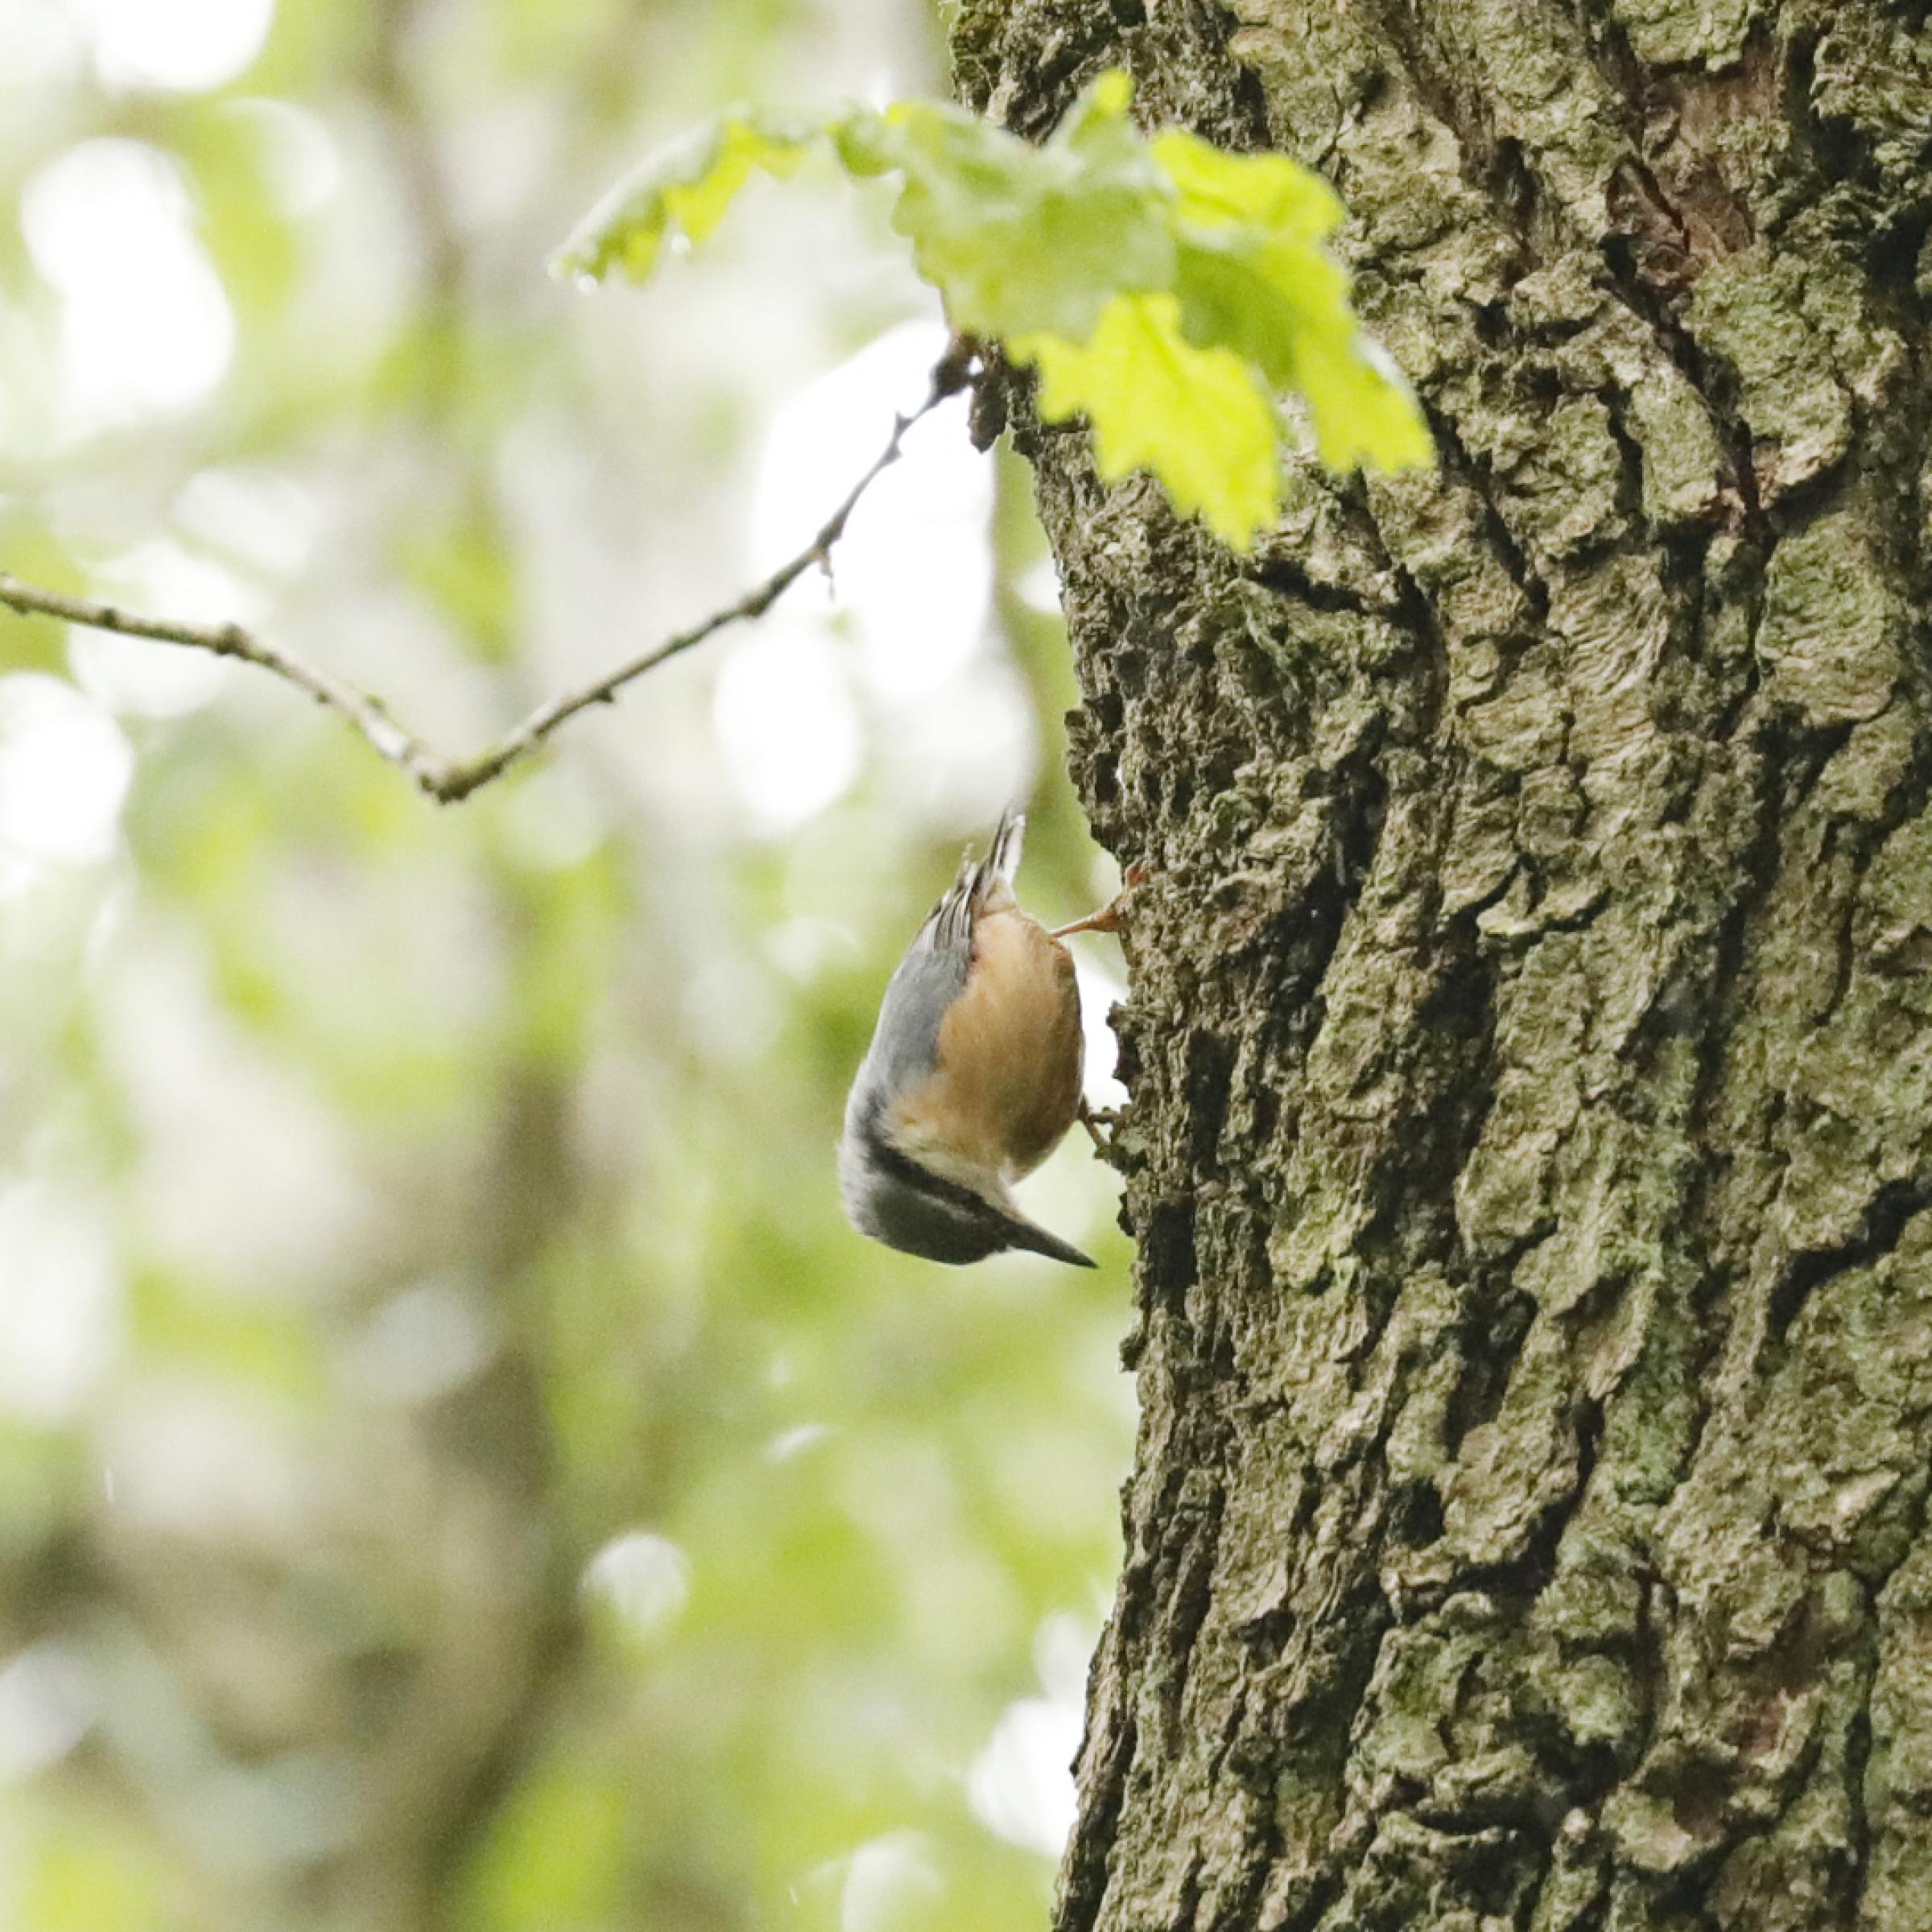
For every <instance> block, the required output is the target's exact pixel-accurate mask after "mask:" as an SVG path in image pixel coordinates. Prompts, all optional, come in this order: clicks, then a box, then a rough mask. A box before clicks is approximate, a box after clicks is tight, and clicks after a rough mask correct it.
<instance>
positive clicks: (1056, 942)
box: [839, 808, 1120, 1268]
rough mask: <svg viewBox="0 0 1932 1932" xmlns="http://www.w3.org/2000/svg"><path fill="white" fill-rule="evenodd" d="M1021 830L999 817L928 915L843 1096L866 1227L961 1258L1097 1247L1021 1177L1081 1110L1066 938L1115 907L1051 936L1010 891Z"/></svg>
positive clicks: (850, 1175)
mask: <svg viewBox="0 0 1932 1932" xmlns="http://www.w3.org/2000/svg"><path fill="white" fill-rule="evenodd" d="M1025 839H1026V816H1025V815H1024V814H1023V813H1022V812H1019V811H1013V810H1012V809H1010V808H1009V809H1008V810H1007V811H1005V812H1004V813H1002V814H1001V818H1000V821H999V824H998V825H997V828H995V830H994V832H993V839H992V841H991V843H990V844H989V846H988V848H987V851H986V856H985V857H984V858H982V859H977V860H976V859H975V858H974V857H972V853H971V852H970V851H968V853H967V856H966V857H965V859H964V861H962V863H961V865H960V874H959V877H958V878H957V879H956V881H954V882H953V884H952V886H951V887H950V888H949V889H948V890H947V891H946V892H945V893H944V894H943V895H942V897H941V898H940V899H939V902H938V904H936V905H935V906H934V907H933V909H932V910H931V912H930V913H929V914H927V917H926V922H925V923H924V924H923V926H921V927H920V928H919V931H918V932H917V934H915V935H914V938H913V941H912V943H911V944H910V946H909V947H907V948H906V955H905V957H904V958H903V959H902V960H900V961H899V964H898V968H897V969H896V970H895V971H894V973H893V976H892V978H891V980H890V981H889V982H888V984H887V985H886V994H885V997H884V999H883V1000H882V1001H881V1002H880V1006H879V1018H878V1024H877V1026H876V1027H875V1028H874V1030H873V1036H872V1044H871V1045H870V1047H869V1048H868V1049H867V1051H866V1054H865V1059H864V1060H863V1061H862V1062H861V1064H860V1067H859V1070H858V1073H857V1075H856V1077H855V1078H854V1079H853V1080H852V1091H851V1092H850V1094H849V1095H848V1097H847V1100H846V1103H845V1121H844V1132H843V1133H842V1134H841V1135H840V1141H839V1191H840V1196H841V1199H842V1200H843V1203H844V1208H845V1213H846V1216H847V1218H848V1220H850V1221H851V1223H852V1226H853V1227H854V1228H857V1230H858V1231H859V1232H860V1233H861V1234H864V1235H869V1236H871V1237H872V1239H873V1240H874V1241H883V1242H884V1243H885V1244H886V1246H888V1247H889V1248H897V1249H900V1250H902V1252H904V1253H907V1254H916V1255H920V1256H923V1257H924V1258H925V1259H927V1260H928V1261H943V1262H947V1263H949V1264H952V1265H962V1264H964V1263H966V1262H968V1261H983V1260H984V1259H985V1257H987V1256H988V1255H990V1254H997V1253H1001V1252H1002V1251H1003V1250H1005V1249H1026V1250H1028V1251H1030V1252H1031V1253H1034V1254H1043V1255H1046V1256H1047V1257H1050V1258H1051V1259H1052V1260H1054V1261H1064V1262H1067V1263H1068V1264H1069V1265H1071V1266H1074V1267H1076V1268H1091V1267H1092V1266H1093V1265H1094V1262H1093V1261H1092V1258H1091V1257H1088V1256H1087V1255H1085V1254H1083V1253H1081V1252H1080V1249H1077V1248H1075V1247H1074V1246H1073V1245H1072V1244H1071V1242H1067V1241H1062V1240H1061V1239H1060V1238H1059V1236H1058V1235H1056V1234H1052V1233H1050V1232H1048V1231H1047V1229H1046V1228H1042V1227H1040V1226H1039V1225H1038V1224H1037V1223H1035V1222H1034V1221H1031V1220H1028V1219H1027V1217H1026V1216H1025V1215H1024V1214H1022V1212H1020V1209H1019V1207H1018V1203H1016V1202H1015V1201H1014V1200H1013V1194H1012V1186H1013V1183H1014V1182H1015V1181H1017V1180H1019V1179H1022V1177H1023V1176H1025V1175H1026V1174H1030V1173H1032V1171H1033V1170H1034V1168H1036V1167H1037V1166H1039V1164H1040V1162H1042V1161H1043V1160H1045V1159H1046V1158H1047V1155H1048V1154H1051V1152H1052V1151H1053V1150H1054V1149H1055V1147H1056V1146H1059V1142H1060V1139H1061V1137H1062V1136H1063V1134H1064V1133H1066V1132H1067V1129H1068V1128H1069V1127H1071V1125H1073V1123H1074V1121H1075V1120H1078V1119H1090V1117H1089V1116H1088V1113H1087V1110H1086V1106H1085V1102H1084V1099H1083V1097H1082V1094H1081V1091H1080V1073H1081V1063H1082V1059H1083V1057H1084V1055H1083V1047H1082V1035H1081V1031H1080V988H1079V986H1078V985H1076V983H1075V979H1074V972H1073V957H1072V955H1071V954H1070V953H1069V952H1067V948H1066V947H1065V946H1064V945H1063V944H1062V943H1061V941H1062V940H1063V939H1065V938H1066V937H1067V935H1069V934H1071V933H1075V932H1081V931H1113V928H1114V927H1115V925H1116V924H1117V923H1118V918H1119V908H1120V902H1119V901H1118V900H1116V901H1115V902H1113V904H1112V905H1110V906H1104V907H1103V908H1102V909H1101V910H1100V911H1099V912H1097V913H1095V914H1092V915H1091V917H1089V918H1088V919H1076V920H1075V921H1074V923H1072V924H1071V925H1070V926H1063V927H1059V929H1058V930H1057V931H1051V932H1050V931H1047V928H1046V927H1043V926H1042V925H1041V924H1040V923H1039V922H1038V920H1037V919H1034V917H1033V916H1032V915H1031V914H1030V913H1028V912H1026V911H1025V910H1023V909H1022V906H1021V905H1020V903H1019V901H1018V899H1017V898H1015V897H1014V896H1013V879H1014V876H1015V875H1016V874H1017V873H1018V870H1019V865H1020V853H1021V849H1022V845H1023V844H1024V842H1025Z"/></svg>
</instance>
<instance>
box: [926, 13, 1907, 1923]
mask: <svg viewBox="0 0 1932 1932" xmlns="http://www.w3.org/2000/svg"><path fill="white" fill-rule="evenodd" d="M955 46H956V56H957V71H958V76H959V81H960V87H961V89H962V91H963V92H964V93H965V95H966V96H967V97H968V98H969V99H970V100H971V101H972V102H973V103H974V104H975V105H977V106H980V107H981V108H982V109H985V110H987V111H989V112H990V113H992V114H995V115H996V116H998V117H999V118H1002V119H1004V120H1005V121H1006V122H1008V123H1009V125H1011V126H1015V127H1017V128H1018V129H1020V130H1022V131H1026V132H1028V133H1035V134H1037V133H1038V132H1040V131H1042V130H1045V129H1046V128H1047V127H1048V126H1051V124H1052V123H1053V122H1054V120H1055V118H1056V117H1057V116H1058V114H1059V113H1060V112H1061V111H1062V109H1063V107H1064V105H1065V104H1066V102H1067V100H1068V99H1069V98H1070V97H1071V93H1073V91H1074V90H1075V89H1076V88H1077V87H1078V86H1079V85H1080V84H1081V83H1083V82H1084V81H1085V80H1086V79H1087V78H1088V77H1089V76H1091V75H1092V73H1093V72H1095V71H1096V70H1097V69H1099V68H1102V67H1104V66H1107V65H1109V64H1124V65H1125V66H1127V67H1129V68H1130V69H1131V70H1132V71H1133V73H1134V75H1135V76H1136V79H1137V84H1138V90H1139V92H1138V100H1139V103H1140V106H1141V111H1142V112H1143V113H1144V114H1146V117H1147V118H1148V119H1149V120H1150V122H1165V121H1178V122H1185V123H1187V124H1188V125H1190V126H1193V127H1195V128H1196V129H1198V130H1200V131H1202V132H1203V133H1205V134H1208V135H1210V136H1212V137H1213V138H1217V139H1220V140H1221V141H1223V142H1226V143H1228V144H1229V145H1232V146H1236V147H1241V146H1249V145H1256V144H1273V145H1276V146H1278V147H1282V148H1284V149H1286V150H1287V151H1290V152H1293V153H1295V154H1297V155H1299V156H1301V157H1302V159H1305V160H1307V161H1308V162H1310V163H1311V164H1312V165H1314V166H1315V167H1319V168H1320V169H1321V170H1322V171H1323V172H1325V173H1326V174H1327V175H1329V177H1330V178H1331V179H1332V180H1334V181H1335V183H1336V184H1338V186H1339V187H1340V189H1341V191H1342V192H1343V194H1344V196H1345V197H1346V199H1347V200H1348V204H1349V206H1350V208H1351V210H1352V229H1351V247H1352V252H1353V254H1354V258H1355V259H1356V263H1357V266H1358V273H1359V278H1360V279H1359V294H1360V299H1361V300H1362V303H1363V305H1364V308H1365V310H1366V312H1368V314H1369V317H1370V319H1371V320H1372V321H1373V324H1374V325H1375V326H1376V327H1377V329H1378V330H1379V331H1380V332H1381V334H1382V336H1383V337H1384V339H1385V341H1387V342H1388V343H1389V345H1390V346H1391V348H1392V349H1394V351H1395V352H1396V353H1397V355H1398V357H1400V358H1401V359H1402V361H1403V363H1404V365H1405V366H1406V368H1407V369H1409V370H1410V372H1411V374H1413V376H1414V378H1415V379H1416V381H1417V382H1418V386H1419V387H1420V389H1421V390H1422V394H1423V395H1424V397H1425V398H1426V402H1427V403H1428V405H1429V407H1430V411H1431V413H1432V416H1433V419H1434V422H1435V427H1436V430H1437V433H1438V436H1439V441H1440V444H1441V448H1442V450H1443V457H1444V468H1443V473H1442V475H1441V476H1440V477H1436V478H1434V479H1430V480H1428V481H1402V482H1400V483H1372V484H1369V485H1365V486H1364V485H1361V484H1359V483H1357V484H1350V485H1344V486H1340V487H1335V486H1331V485H1330V484H1329V483H1327V481H1324V480H1323V479H1321V478H1320V477H1317V476H1313V475H1309V476H1302V477H1297V478H1295V479H1294V480H1293V481H1292V483H1291V490H1292V502H1291V508H1290V514H1289V516H1288V518H1287V519H1286V525H1285V527H1284V528H1283V529H1282V531H1281V533H1280V535H1279V536H1278V539H1276V540H1274V541H1273V542H1270V543H1267V544H1265V546H1264V547H1262V548H1261V550H1260V551H1259V552H1258V553H1257V555H1255V556H1253V558H1250V559H1245V560H1243V559H1234V558H1231V557H1229V556H1228V555H1224V554H1223V553H1221V552H1220V551H1218V550H1217V549H1216V547H1214V546H1213V545H1212V543H1208V541H1206V540H1204V539H1203V538H1202V537H1201V536H1200V535H1199V534H1198V533H1197V532H1196V531H1195V530H1192V529H1191V528H1190V527H1188V526H1183V525H1182V524H1180V523H1179V522H1176V521H1175V520H1174V518H1173V517H1172V516H1171V515H1170V514H1168V513H1167V512H1166V510H1165V509H1164V508H1163V506H1162V503H1161V502H1160V500H1159V498H1158V495H1157V493H1155V491H1154V489H1152V487H1151V486H1150V485H1144V484H1138V483H1135V484H1129V485H1125V486H1123V487H1121V488H1118V489H1114V490H1113V491H1111V492H1109V491H1106V490H1103V489H1100V487H1099V486H1098V485H1096V481H1095V479H1094V477H1093V475H1092V470H1091V469H1090V467H1089V464H1088V456H1087V450H1086V445H1085V442H1084V437H1083V436H1081V435H1080V434H1078V433H1075V432H1059V431H1041V430H1040V429H1039V427H1038V425H1037V424H1033V423H1030V422H1029V421H1028V420H1027V419H1026V409H1025V403H1024V398H1023V397H1022V398H1018V400H1017V401H1016V403H1015V404H1014V413H1015V416H1016V420H1018V423H1019V426H1020V431H1021V436H1022V446H1023V447H1025V448H1026V449H1027V450H1028V452H1029V453H1030V456H1032V458H1033V460H1034V464H1035V467H1036V469H1037V473H1038V487H1039V493H1040V499H1041V502H1042V509H1043V511H1044V514H1045V515H1046V517H1047V522H1048V525H1049V526H1050V529H1051V533H1052V535H1053V539H1054V542H1055V546H1056V547H1057V550H1058V551H1059V558H1060V560H1061V564H1062V568H1063V575H1064V578H1065V582H1066V585H1067V615H1068V620H1069V622H1070V625H1071V630H1072V634H1073V638H1074V642H1075V648H1076V650H1077V652H1078V655H1079V660H1080V667H1081V672H1082V676H1083V679H1084V689H1085V692H1086V701H1085V706H1084V710H1083V711H1082V712H1081V713H1080V714H1079V716H1078V718H1077V720H1076V729H1075V775H1076V778H1077V780H1078V782H1079V784H1080V787H1081V789H1082V791H1083V792H1084V797H1085V800H1086V803H1087V805H1088V809H1089V811H1090V812H1091V815H1092V821H1093V824H1094V827H1095V828H1096V832H1097V833H1098V835H1099V836H1100V838H1101V839H1102V840H1104V842H1105V843H1106V844H1108V845H1109V846H1110V847H1111V848H1113V849H1114V850H1115V851H1116V852H1117V853H1118V854H1119V855H1120V856H1121V857H1122V858H1123V859H1124V860H1131V861H1146V863H1147V864H1148V865H1149V866H1150V869H1151V872H1152V875H1153V879H1152V882H1151V884H1150V886H1148V887H1147V888H1146V890H1145V892H1144V893H1143V894H1142V895H1141V899H1140V901H1139V902H1138V904H1137V908H1136V911H1135V916H1134V919H1133V924H1132V926H1131V928H1130V931H1129V935H1128V945H1129V960H1130V963H1131V964H1132V966H1133V972H1134V990H1133V1000H1132V1004H1131V1005H1130V1007H1129V1008H1128V1009H1126V1010H1125V1013H1123V1015H1122V1016H1121V1033H1122V1038H1123V1042H1124V1046H1123V1051H1124V1059H1125V1073H1126V1075H1127V1077H1128V1078H1129V1084H1130V1086H1131V1088H1132V1092H1133V1106H1132V1108H1131V1112H1130V1114H1129V1120H1128V1121H1127V1124H1126V1125H1125V1127H1124V1129H1123V1130H1122V1132H1121V1135H1120V1137H1119V1141H1118V1149H1119V1153H1118V1157H1117V1158H1119V1161H1120V1163H1121V1166H1122V1167H1123V1170H1124V1171H1125V1175H1126V1179H1127V1183H1128V1196H1127V1202H1128V1205H1127V1212H1128V1215H1129V1218H1130V1220H1131V1222H1132V1224H1133V1228H1134V1230H1135V1232H1137V1235H1138V1236H1139V1238H1140V1241H1141V1270H1140V1282H1139V1291H1140V1299H1141V1312H1140V1319H1139V1323H1138V1326H1137V1330H1136V1332H1135V1335H1134V1336H1133V1339H1132V1340H1131V1341H1130V1342H1129V1345H1128V1348H1129V1360H1136V1361H1137V1362H1138V1364H1139V1367H1140V1374H1141V1398H1142V1402H1143V1406H1144V1422H1143V1426H1142V1430H1141V1442H1140V1447H1139V1452H1138V1455H1137V1467H1136V1470H1135V1473H1134V1475H1133V1479H1132V1480H1131V1482H1130V1484H1129V1487H1128V1488H1127V1491H1126V1492H1125V1499H1124V1505H1125V1532H1126V1543H1127V1559H1126V1567H1125V1574H1124V1575H1123V1578H1122V1580H1121V1586H1120V1592H1119V1597H1118V1600H1117V1604H1116V1608H1115V1611H1114V1614H1113V1619H1112V1620H1111V1624H1110V1625H1109V1628H1108V1632H1107V1633H1106V1636H1105V1637H1104V1640H1103V1642H1102V1645H1101V1648H1100V1653H1099V1656H1098V1657H1097V1658H1096V1664H1095V1670H1094V1676H1093V1681H1092V1703H1091V1710H1090V1713H1089V1720H1088V1735H1087V1738H1086V1741H1085V1744H1084V1747H1083V1750H1082V1754H1081V1758H1080V1780H1081V1792H1082V1810H1081V1815H1080V1823H1079V1825H1078V1827H1077V1829H1076V1831H1075V1838H1074V1841H1073V1843H1072V1845H1071V1848H1070V1851H1069V1853H1068V1856H1067V1862H1066V1864H1065V1867H1064V1868H1063V1873H1062V1879H1061V1888H1060V1898H1059V1907H1058V1919H1059V1925H1060V1926H1061V1927H1062V1928H1063V1932H1088V1928H1117V1927H1125V1926H1136V1927H1174V1928H1182V1927H1193V1926H1198V1927H1205V1926H1224V1927H1229V1928H1234V1927H1241V1928H1248V1927H1258V1928H1261V1929H1263V1932H1274V1929H1275V1928H1297V1929H1300V1932H1311V1929H1314V1928H1320V1929H1321V1932H1346V1929H1349V1928H1362V1929H1364V1932H1367V1929H1370V1928H1383V1927H1389V1928H1393V1927H1397V1926H1399V1927H1402V1928H1404V1929H1405V1932H1428V1929H1432V1928H1443V1929H1445V1932H1447V1928H1456V1929H1457V1932H1476V1928H1501V1927H1504V1926H1510V1927H1520V1928H1525V1929H1528V1932H1635V1929H1636V1928H1638V1927H1642V1928H1645V1932H1664V1929H1666V1928H1673V1929H1674V1928H1690V1927H1693V1926H1695V1927H1710V1926H1715V1927H1723V1928H1727V1929H1731V1928H1736V1929H1740V1932H1742V1929H1746V1928H1748V1929H1750V1932H1765V1929H1768V1928H1773V1927H1775V1928H1779V1929H1781V1932H1782V1929H1786V1928H1799V1927H1818V1928H1824V1927H1834V1928H1836V1927H1849V1926H1863V1927H1872V1928H1880V1927H1882V1928H1885V1932H1912V1929H1913V1928H1928V1927H1932V1539H1929V1538H1928V1536H1927V1533H1926V1496H1927V1488H1928V1466H1929V1459H1932V1206H1929V1205H1928V1203H1932V1158H1929V1150H1932V813H1929V812H1928V809H1927V796H1928V790H1929V787H1932V729H1929V727H1932V679H1929V676H1928V671H1929V665H1932V660H1929V658H1928V653H1927V648H1926V646H1927V633H1926V619H1925V616H1924V613H1925V612H1926V609H1927V608H1928V598H1929V595H1932V584H1928V582H1927V576H1928V572H1927V569H1926V563H1925V559H1924V552H1925V547H1926V537H1927V507H1928V503H1929V502H1932V474H1929V473H1928V471H1927V469H1926V457H1927V452H1928V450H1929V449H1932V436H1928V427H1929V421H1928V419H1929V416H1932V411H1929V409H1928V403H1927V398H1926V373H1927V372H1926V350H1927V346H1928V345H1927V328H1926V324H1927V317H1928V312H1929V309H1928V305H1929V304H1932V247H1928V246H1926V234H1927V229H1928V222H1929V219H1932V160H1929V157H1932V30H1929V29H1928V27H1927V26H1926V6H1924V5H1923V4H1922V3H1921V4H1905V3H1903V0H1897V3H1894V4H1889V5H1887V4H1882V3H1880V0H1785V3H1784V4H1782V5H1778V4H1775V3H1774V0H1239V4H1238V5H1236V6H1234V7H1233V8H1232V10H1223V9H1220V8H1217V7H1215V6H1208V5H1205V4H1201V3H1199V0H1146V6H1145V10H1144V11H1143V8H1142V6H1141V0H1115V4H1114V5H1113V7H1112V8H1111V10H1109V9H1108V8H1104V7H1100V6H1095V5H1092V4H1087V3H1084V0H1083V3H1080V4H1075V3H1074V0H969V3H968V5H967V6H965V7H964V10H963V12H962V14H961V15H960V19H958V21H957V22H956V27H955Z"/></svg>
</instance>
